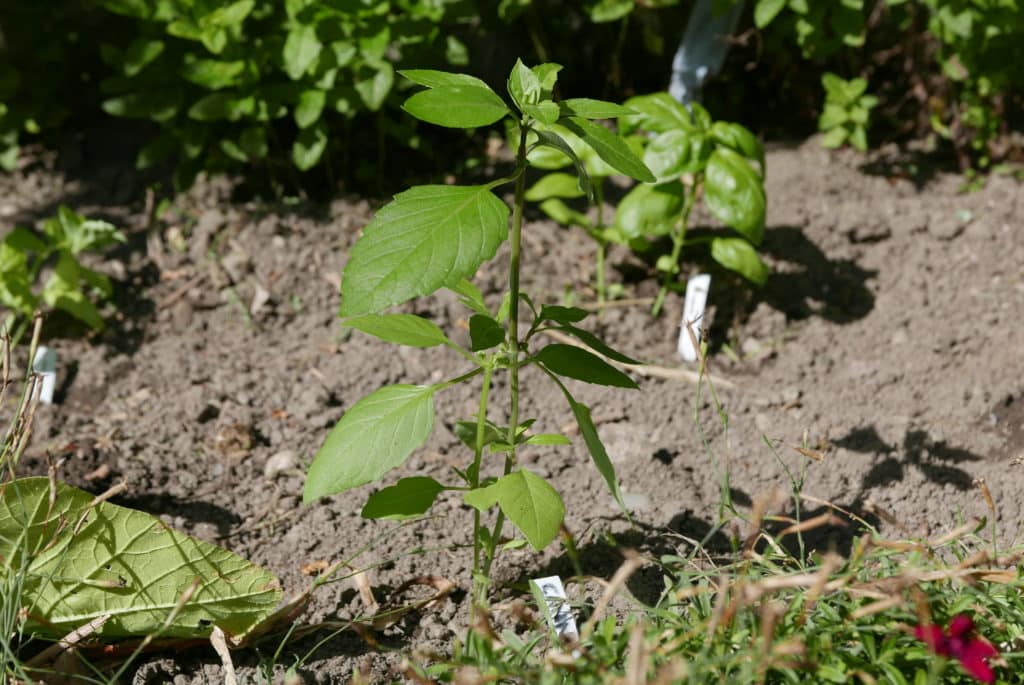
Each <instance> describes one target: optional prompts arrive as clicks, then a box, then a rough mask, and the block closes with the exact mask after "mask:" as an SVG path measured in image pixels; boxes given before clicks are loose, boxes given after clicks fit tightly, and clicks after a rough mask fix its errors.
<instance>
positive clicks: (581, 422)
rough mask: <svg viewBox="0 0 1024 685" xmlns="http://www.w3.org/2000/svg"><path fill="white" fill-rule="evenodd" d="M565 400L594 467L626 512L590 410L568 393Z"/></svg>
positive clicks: (612, 467) (611, 466) (611, 465)
mask: <svg viewBox="0 0 1024 685" xmlns="http://www.w3.org/2000/svg"><path fill="white" fill-rule="evenodd" d="M565 398H566V399H567V400H568V401H569V408H570V409H572V415H573V416H574V417H575V418H576V425H577V426H579V429H580V435H582V436H583V442H584V443H585V444H586V445H587V451H588V452H589V453H590V458H591V459H592V460H593V461H594V466H596V467H597V471H598V473H600V474H601V477H602V478H604V482H605V483H606V484H607V485H608V490H609V491H611V493H612V497H614V498H615V501H616V502H617V503H618V505H619V506H620V507H621V508H622V510H623V511H625V510H626V504H625V502H623V501H622V491H621V490H620V489H619V479H618V477H617V476H616V475H615V465H614V464H612V460H611V458H610V457H609V456H608V452H607V451H606V450H605V447H604V443H603V442H601V436H600V435H598V433H597V426H595V425H594V420H593V419H592V418H591V416H590V408H589V407H588V406H587V405H585V404H583V403H582V402H577V401H576V400H575V399H574V398H573V397H572V395H570V394H569V393H568V391H566V393H565Z"/></svg>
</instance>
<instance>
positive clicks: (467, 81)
mask: <svg viewBox="0 0 1024 685" xmlns="http://www.w3.org/2000/svg"><path fill="white" fill-rule="evenodd" d="M398 73H399V74H401V75H402V76H404V77H405V78H407V79H409V80H410V81H412V82H413V83H416V84H419V85H421V86H426V87H427V88H451V87H453V86H474V87H477V88H486V89H487V90H490V87H489V86H488V85H487V84H486V83H485V82H483V81H481V80H480V79H478V78H477V77H476V76H470V75H469V74H455V73H452V72H449V71H436V70H434V69H403V70H401V71H399V72H398ZM491 92H492V93H493V92H494V91H491Z"/></svg>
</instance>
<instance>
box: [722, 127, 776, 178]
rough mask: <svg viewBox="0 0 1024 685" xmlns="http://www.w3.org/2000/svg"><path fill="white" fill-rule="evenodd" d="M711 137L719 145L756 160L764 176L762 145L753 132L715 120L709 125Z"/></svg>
mask: <svg viewBox="0 0 1024 685" xmlns="http://www.w3.org/2000/svg"><path fill="white" fill-rule="evenodd" d="M711 137H712V138H713V139H714V140H715V142H717V143H718V144H719V145H724V146H725V147H727V148H730V149H732V150H735V151H736V152H738V153H740V154H741V155H743V156H744V157H746V158H747V159H750V160H753V161H755V162H757V165H758V167H759V168H760V169H761V175H762V176H764V171H765V168H764V145H762V144H761V141H760V140H758V139H757V137H756V136H754V134H753V133H751V132H750V131H748V130H747V129H746V128H744V127H742V126H740V125H739V124H732V123H728V122H725V121H716V122H715V123H714V124H712V125H711Z"/></svg>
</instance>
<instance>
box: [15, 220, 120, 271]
mask: <svg viewBox="0 0 1024 685" xmlns="http://www.w3.org/2000/svg"><path fill="white" fill-rule="evenodd" d="M108 225H109V224H108ZM111 228H113V226H111ZM4 244H5V245H10V246H11V247H13V248H15V249H16V250H20V251H21V252H35V253H36V254H37V255H40V256H44V255H46V254H48V253H49V251H50V248H49V246H48V245H47V244H46V241H45V240H43V239H42V238H40V237H38V236H37V235H36V234H35V233H33V232H32V231H30V230H28V229H27V228H22V227H21V226H16V227H15V228H14V229H12V230H11V232H10V233H8V234H7V235H6V236H4ZM21 261H24V260H23V259H22V260H21ZM0 271H7V268H6V265H0Z"/></svg>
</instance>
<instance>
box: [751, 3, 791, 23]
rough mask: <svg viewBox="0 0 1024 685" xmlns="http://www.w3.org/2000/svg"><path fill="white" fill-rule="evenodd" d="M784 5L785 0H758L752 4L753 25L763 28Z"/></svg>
mask: <svg viewBox="0 0 1024 685" xmlns="http://www.w3.org/2000/svg"><path fill="white" fill-rule="evenodd" d="M785 7H786V0H758V2H757V4H756V5H754V26H756V27H757V28H759V29H763V28H764V27H765V26H768V24H770V23H772V20H774V19H775V17H777V16H778V14H779V12H781V11H782V10H783V9H784V8H785Z"/></svg>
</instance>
